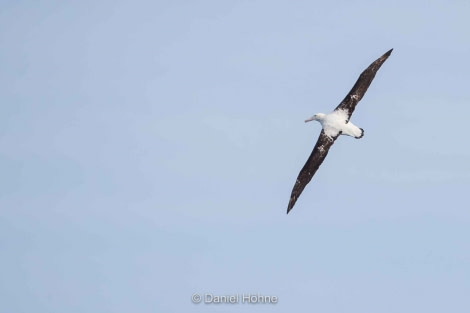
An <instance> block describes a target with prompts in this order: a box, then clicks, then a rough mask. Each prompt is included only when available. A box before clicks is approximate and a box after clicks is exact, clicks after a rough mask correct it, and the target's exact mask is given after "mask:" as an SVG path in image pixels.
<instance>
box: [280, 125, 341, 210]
mask: <svg viewBox="0 0 470 313" xmlns="http://www.w3.org/2000/svg"><path fill="white" fill-rule="evenodd" d="M336 138H338V136H336V137H333V138H332V137H330V136H327V135H326V134H325V131H324V130H323V129H322V131H321V133H320V136H319V137H318V140H317V143H316V144H315V147H314V148H313V151H312V153H311V154H310V157H309V158H308V160H307V162H306V163H305V165H304V167H303V168H302V170H301V171H300V173H299V176H297V180H296V181H295V185H294V188H293V189H292V193H291V195H290V200H289V205H288V207H287V213H288V214H289V211H290V210H292V208H293V207H294V204H295V202H296V201H297V199H298V198H299V196H300V194H301V193H302V191H303V190H304V188H305V186H307V184H308V183H309V182H310V180H312V177H313V175H315V173H316V172H317V170H318V168H319V167H320V165H321V164H322V163H323V160H325V158H326V155H327V154H328V150H330V147H331V146H332V145H333V143H334V142H335V140H336Z"/></svg>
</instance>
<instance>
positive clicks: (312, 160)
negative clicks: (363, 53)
mask: <svg viewBox="0 0 470 313" xmlns="http://www.w3.org/2000/svg"><path fill="white" fill-rule="evenodd" d="M392 50H393V49H390V50H389V51H387V52H386V53H385V54H384V55H382V56H381V57H380V58H378V59H377V60H375V61H374V62H372V64H371V65H369V67H368V68H366V69H365V70H364V71H363V72H362V73H361V75H360V76H359V78H358V80H357V81H356V83H355V84H354V86H353V87H352V89H351V91H350V92H349V93H348V95H347V96H346V97H345V98H344V100H343V101H341V103H340V104H339V105H338V106H337V107H336V109H335V110H334V111H333V112H331V113H329V114H323V113H317V114H315V115H314V116H312V117H311V118H309V119H306V120H305V123H307V122H310V121H318V122H320V124H321V125H322V131H321V133H320V136H319V137H318V140H317V143H316V144H315V147H314V148H313V151H312V153H311V154H310V157H309V158H308V160H307V162H306V163H305V165H304V167H303V168H302V170H301V171H300V173H299V176H298V177H297V180H296V181H295V185H294V188H293V189H292V193H291V196H290V200H289V205H288V206H287V213H288V214H289V211H290V210H292V208H293V207H294V205H295V202H296V201H297V199H298V198H299V196H300V194H301V193H302V191H303V190H304V188H305V186H307V184H308V183H309V182H310V180H311V179H312V177H313V175H315V173H316V172H317V170H318V168H319V167H320V165H321V164H322V163H323V160H324V159H325V157H326V155H327V154H328V150H330V148H331V146H332V145H333V143H334V142H335V140H336V138H338V137H339V136H340V135H347V136H351V137H354V138H356V139H359V138H362V137H363V136H364V130H363V129H362V128H359V127H357V126H356V125H354V124H353V123H351V122H350V121H349V119H350V118H351V115H352V113H353V112H354V109H355V108H356V105H357V104H358V102H359V101H361V99H362V97H363V96H364V94H365V93H366V91H367V88H369V86H370V84H371V83H372V80H373V79H374V77H375V74H376V73H377V71H378V70H379V68H380V67H381V66H382V64H383V63H384V62H385V60H387V58H388V57H389V56H390V54H391V53H392Z"/></svg>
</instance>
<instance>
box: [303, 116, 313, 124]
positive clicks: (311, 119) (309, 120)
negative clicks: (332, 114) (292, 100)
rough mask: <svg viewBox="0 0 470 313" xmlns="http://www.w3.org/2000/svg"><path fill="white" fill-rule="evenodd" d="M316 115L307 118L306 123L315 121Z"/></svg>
mask: <svg viewBox="0 0 470 313" xmlns="http://www.w3.org/2000/svg"><path fill="white" fill-rule="evenodd" d="M314 117H315V116H312V117H311V118H309V119H306V120H305V123H307V122H311V121H313V118H314Z"/></svg>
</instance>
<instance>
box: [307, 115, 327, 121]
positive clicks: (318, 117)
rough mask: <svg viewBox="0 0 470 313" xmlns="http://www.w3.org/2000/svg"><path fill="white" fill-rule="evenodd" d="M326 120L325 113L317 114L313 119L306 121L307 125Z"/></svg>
mask: <svg viewBox="0 0 470 313" xmlns="http://www.w3.org/2000/svg"><path fill="white" fill-rule="evenodd" d="M324 118H325V114H323V113H317V114H315V115H314V116H312V117H311V118H309V119H306V120H305V123H307V122H311V121H323V119H324Z"/></svg>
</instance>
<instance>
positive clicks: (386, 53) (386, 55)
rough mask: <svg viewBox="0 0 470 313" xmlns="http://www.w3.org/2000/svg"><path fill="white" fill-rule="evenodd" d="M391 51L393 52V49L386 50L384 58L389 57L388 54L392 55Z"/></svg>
mask: <svg viewBox="0 0 470 313" xmlns="http://www.w3.org/2000/svg"><path fill="white" fill-rule="evenodd" d="M392 51H393V48H392V49H390V50H388V51H387V52H385V54H384V55H383V56H384V57H389V56H390V54H392Z"/></svg>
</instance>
